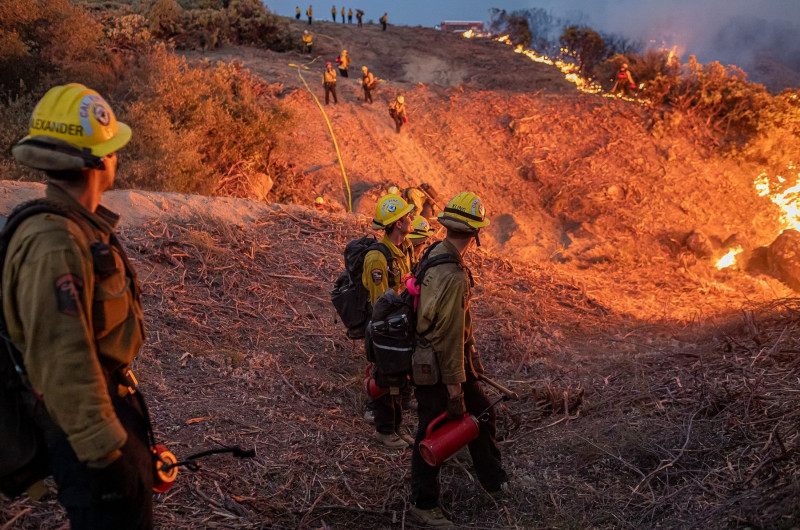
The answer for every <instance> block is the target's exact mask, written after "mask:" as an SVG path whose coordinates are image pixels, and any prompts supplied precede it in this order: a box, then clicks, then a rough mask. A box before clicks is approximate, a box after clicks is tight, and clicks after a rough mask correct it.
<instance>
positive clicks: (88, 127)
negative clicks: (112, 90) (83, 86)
mask: <svg viewBox="0 0 800 530" xmlns="http://www.w3.org/2000/svg"><path fill="white" fill-rule="evenodd" d="M97 102H102V103H104V104H105V101H104V100H103V98H101V97H100V96H99V95H97V94H86V95H85V96H83V99H81V102H80V103H79V104H78V118H79V119H80V122H81V125H82V126H83V132H84V133H85V134H86V136H92V135H93V134H94V127H92V122H91V121H90V119H89V112H90V110H91V109H92V103H97ZM95 119H97V117H96V116H95ZM99 121H100V120H98V122H99ZM100 124H101V125H103V124H102V123H100Z"/></svg>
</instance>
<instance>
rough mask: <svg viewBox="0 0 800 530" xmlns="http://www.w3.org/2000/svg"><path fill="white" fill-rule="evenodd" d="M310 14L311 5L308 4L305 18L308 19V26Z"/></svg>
mask: <svg viewBox="0 0 800 530" xmlns="http://www.w3.org/2000/svg"><path fill="white" fill-rule="evenodd" d="M311 13H312V10H311V5H310V4H309V6H308V9H306V16H307V17H308V25H309V26H310V25H311Z"/></svg>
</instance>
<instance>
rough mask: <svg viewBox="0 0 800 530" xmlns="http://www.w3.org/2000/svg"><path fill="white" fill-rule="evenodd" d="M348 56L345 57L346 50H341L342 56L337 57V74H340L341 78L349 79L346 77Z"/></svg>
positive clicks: (348, 64)
mask: <svg viewBox="0 0 800 530" xmlns="http://www.w3.org/2000/svg"><path fill="white" fill-rule="evenodd" d="M351 62H352V61H351V60H350V56H349V55H347V50H342V54H341V55H340V56H339V57H337V59H336V64H337V65H338V66H339V73H340V74H342V77H350V76H349V75H347V69H348V68H349V67H350V63H351Z"/></svg>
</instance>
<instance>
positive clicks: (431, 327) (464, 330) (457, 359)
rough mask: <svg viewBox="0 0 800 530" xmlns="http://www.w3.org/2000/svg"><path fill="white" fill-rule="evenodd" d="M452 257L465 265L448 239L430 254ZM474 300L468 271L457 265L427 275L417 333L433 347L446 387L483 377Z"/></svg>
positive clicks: (422, 292) (440, 266)
mask: <svg viewBox="0 0 800 530" xmlns="http://www.w3.org/2000/svg"><path fill="white" fill-rule="evenodd" d="M444 253H447V254H450V255H452V256H454V257H455V258H456V259H458V261H459V263H462V264H463V261H462V259H461V254H460V253H459V252H458V250H457V249H456V247H454V246H453V245H452V244H451V243H450V242H449V241H447V240H446V239H445V240H444V241H442V242H441V243H440V244H438V245H437V246H436V248H434V249H433V250H431V252H430V254H429V256H428V257H429V258H434V257H436V256H439V255H441V254H444ZM471 297H472V290H471V288H470V281H469V276H468V274H467V272H466V269H464V268H462V267H460V266H459V265H457V264H455V263H445V264H442V265H438V266H436V267H431V268H430V269H428V271H427V273H426V274H425V278H424V279H423V281H422V287H421V288H420V296H419V304H418V306H417V332H418V333H421V334H423V336H424V337H425V339H427V341H428V342H430V344H431V346H433V350H434V351H435V352H436V356H437V359H438V363H439V370H440V372H441V382H442V383H443V384H446V385H454V384H458V383H463V382H464V381H466V379H467V372H469V373H470V376H471V377H472V378H477V374H482V373H483V364H481V359H480V357H479V356H478V354H477V353H476V352H475V348H474V343H475V339H474V338H473V336H472V316H471V315H470V311H469V302H470V298H471Z"/></svg>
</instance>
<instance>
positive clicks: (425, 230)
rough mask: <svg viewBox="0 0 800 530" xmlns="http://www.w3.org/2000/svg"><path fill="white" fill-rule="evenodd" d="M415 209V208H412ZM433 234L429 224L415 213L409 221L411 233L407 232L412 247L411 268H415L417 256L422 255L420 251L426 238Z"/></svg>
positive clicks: (426, 240) (417, 260)
mask: <svg viewBox="0 0 800 530" xmlns="http://www.w3.org/2000/svg"><path fill="white" fill-rule="evenodd" d="M414 211H416V208H415V209H414ZM432 235H433V230H431V224H430V223H429V222H428V220H427V219H425V218H424V217H423V216H421V215H415V216H414V220H413V221H411V233H410V234H408V240H409V241H411V244H412V245H413V247H414V255H413V257H412V258H411V262H412V263H411V265H412V270H414V269H416V267H417V263H419V258H420V257H421V256H422V251H423V250H425V247H426V246H427V245H426V243H427V242H428V239H429V238H430V237H431V236H432Z"/></svg>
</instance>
